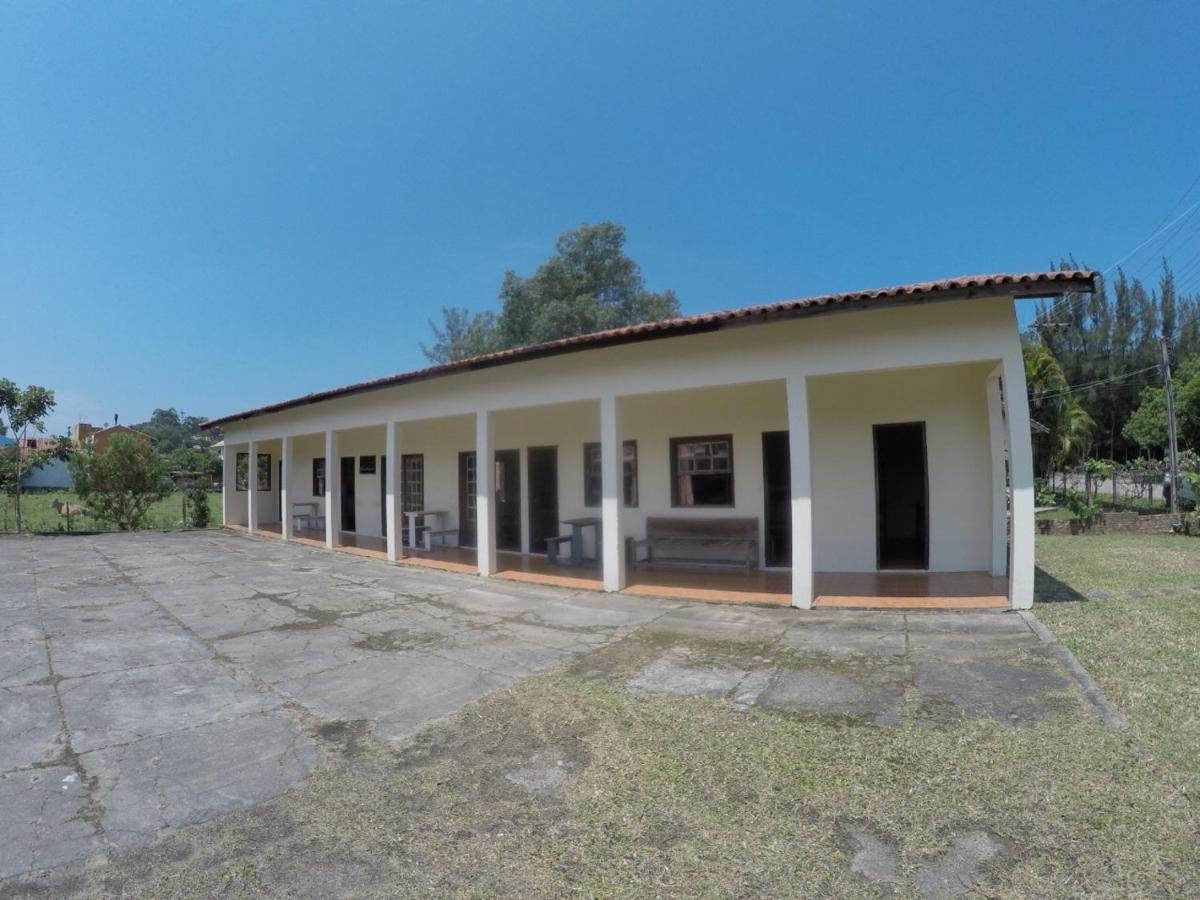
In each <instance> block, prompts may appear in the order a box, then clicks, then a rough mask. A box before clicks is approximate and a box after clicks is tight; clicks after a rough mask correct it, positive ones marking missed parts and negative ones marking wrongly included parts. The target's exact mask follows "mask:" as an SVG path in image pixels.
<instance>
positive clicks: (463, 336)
mask: <svg viewBox="0 0 1200 900" xmlns="http://www.w3.org/2000/svg"><path fill="white" fill-rule="evenodd" d="M429 328H430V330H431V331H432V332H433V338H434V341H433V346H426V345H425V344H421V352H422V353H424V354H425V358H426V359H428V360H429V361H430V362H431V363H447V362H453V361H454V360H456V359H467V358H468V357H471V356H483V355H484V354H486V353H492V352H494V351H496V350H498V349H500V344H499V337H498V335H497V329H496V314H495V313H493V312H489V311H486V310H485V311H484V312H479V313H474V314H472V313H471V311H470V310H469V309H466V308H465V307H462V306H447V307H443V308H442V324H441V325H440V326H438V325H437V324H436V323H434V322H430V323H429Z"/></svg>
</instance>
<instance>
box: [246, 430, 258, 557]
mask: <svg viewBox="0 0 1200 900" xmlns="http://www.w3.org/2000/svg"><path fill="white" fill-rule="evenodd" d="M249 450H250V459H249V460H248V461H247V463H246V503H247V504H248V506H249V512H248V513H247V516H246V529H247V530H248V531H249V532H250V533H251V534H253V533H254V532H256V531H258V443H257V442H256V441H251V442H250V447H249Z"/></svg>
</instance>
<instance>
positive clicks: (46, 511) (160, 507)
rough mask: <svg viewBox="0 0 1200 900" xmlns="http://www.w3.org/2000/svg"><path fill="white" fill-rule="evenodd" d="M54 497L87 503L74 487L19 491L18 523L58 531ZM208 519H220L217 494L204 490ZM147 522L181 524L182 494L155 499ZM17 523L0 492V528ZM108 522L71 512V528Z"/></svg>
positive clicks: (31, 528) (11, 506) (11, 527)
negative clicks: (73, 514) (19, 518)
mask: <svg viewBox="0 0 1200 900" xmlns="http://www.w3.org/2000/svg"><path fill="white" fill-rule="evenodd" d="M55 500H62V501H63V502H64V503H72V504H74V503H78V504H80V505H82V506H85V507H86V506H87V504H86V503H84V502H83V501H82V500H80V499H79V497H78V496H76V494H75V492H74V491H35V492H32V493H23V494H21V525H22V528H23V530H25V531H58V530H59V528H60V527H61V528H64V529H65V528H66V519H64V518H63V517H62V516H60V515H59V514H58V513H57V512H55V511H54V508H53V507H52V506H51V505H50V504H51V503H53V502H54V501H55ZM208 509H209V522H210V523H211V525H212V526H213V527H216V526H217V525H219V524H220V522H221V495H220V493H219V492H216V491H209V492H208ZM148 515H149V517H148V522H147V525H148V527H150V528H181V527H183V496H182V494H181V493H180V492H178V491H174V492H172V493H170V494H168V495H167V496H166V497H164V498H163V499H162V500H158V501H156V502H155V503H154V504H153V505H152V506H151V507H150V510H149V514H148ZM16 527H17V518H16V505H15V502H14V499H13V498H12V497H8V496H5V495H0V532H6V531H15V530H16ZM111 527H112V526H107V525H103V524H99V523H97V522H95V521H93V520H92V517H91V516H88V515H84V516H72V517H71V529H72V530H74V531H92V530H97V531H106V530H111Z"/></svg>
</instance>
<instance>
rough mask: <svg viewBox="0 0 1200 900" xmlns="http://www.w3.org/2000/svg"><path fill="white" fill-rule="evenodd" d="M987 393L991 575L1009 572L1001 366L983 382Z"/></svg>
mask: <svg viewBox="0 0 1200 900" xmlns="http://www.w3.org/2000/svg"><path fill="white" fill-rule="evenodd" d="M984 386H985V390H986V392H987V410H988V443H989V445H990V448H991V457H992V574H993V575H995V576H997V577H1000V578H1002V577H1004V576H1005V575H1007V574H1008V435H1007V434H1006V433H1005V430H1004V409H1003V406H1002V403H1003V401H1002V399H1001V396H1000V367H999V366H997V367H996V369H995V371H993V372H992V373H991V374H990V375H988V377H987V381H986V382H985V383H984Z"/></svg>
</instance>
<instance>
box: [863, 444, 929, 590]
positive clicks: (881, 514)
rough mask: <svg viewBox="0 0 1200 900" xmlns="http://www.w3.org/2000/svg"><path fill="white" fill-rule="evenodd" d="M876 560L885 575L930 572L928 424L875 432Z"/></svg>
mask: <svg viewBox="0 0 1200 900" xmlns="http://www.w3.org/2000/svg"><path fill="white" fill-rule="evenodd" d="M874 430H875V518H876V557H877V560H878V566H879V568H881V569H928V568H929V476H928V467H927V463H926V453H925V423H924V422H904V423H901V424H897V425H876V426H875V429H874Z"/></svg>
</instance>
